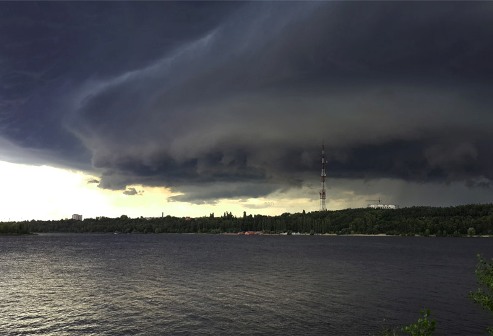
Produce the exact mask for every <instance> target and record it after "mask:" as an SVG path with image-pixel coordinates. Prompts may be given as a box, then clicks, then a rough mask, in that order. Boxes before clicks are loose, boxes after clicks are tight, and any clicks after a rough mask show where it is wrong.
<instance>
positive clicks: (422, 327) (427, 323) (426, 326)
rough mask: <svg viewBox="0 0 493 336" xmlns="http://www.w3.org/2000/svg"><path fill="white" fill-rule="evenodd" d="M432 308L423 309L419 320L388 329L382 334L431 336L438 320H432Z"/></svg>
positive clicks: (388, 335) (384, 335) (382, 335)
mask: <svg viewBox="0 0 493 336" xmlns="http://www.w3.org/2000/svg"><path fill="white" fill-rule="evenodd" d="M429 317H430V310H429V309H423V310H421V317H420V318H419V319H418V321H416V322H414V323H412V324H410V325H407V326H405V327H402V328H401V329H400V330H399V329H388V330H385V331H384V332H382V333H381V336H399V335H403V334H404V335H411V336H431V335H433V332H434V331H435V328H436V321H435V320H430V319H429Z"/></svg>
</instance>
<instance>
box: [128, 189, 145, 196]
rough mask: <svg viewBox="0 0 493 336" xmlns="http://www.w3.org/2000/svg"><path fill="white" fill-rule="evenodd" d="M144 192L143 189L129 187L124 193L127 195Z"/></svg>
mask: <svg viewBox="0 0 493 336" xmlns="http://www.w3.org/2000/svg"><path fill="white" fill-rule="evenodd" d="M143 193H144V192H143V191H141V190H137V189H135V188H132V187H130V188H127V189H126V190H124V191H123V194H124V195H127V196H135V195H142V194H143Z"/></svg>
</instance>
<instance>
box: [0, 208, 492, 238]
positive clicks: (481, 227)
mask: <svg viewBox="0 0 493 336" xmlns="http://www.w3.org/2000/svg"><path fill="white" fill-rule="evenodd" d="M245 231H255V232H263V233H271V234H279V233H288V234H291V233H298V232H299V233H304V234H387V235H406V236H414V235H420V236H432V235H433V236H467V235H469V236H473V235H493V204H481V205H462V206H456V207H446V208H437V207H410V208H402V209H395V210H392V209H370V208H360V209H345V210H337V211H314V212H309V213H305V211H303V212H301V213H294V214H291V213H284V214H282V215H279V216H264V215H248V214H246V213H244V214H243V216H241V217H235V216H233V215H232V214H231V213H228V212H226V213H224V214H223V215H222V216H219V217H217V216H214V214H210V215H209V216H207V217H200V218H178V217H172V216H166V217H158V218H144V217H140V218H129V217H127V216H125V215H122V216H121V217H118V218H107V217H99V218H86V219H84V220H82V221H78V220H73V219H67V220H56V221H40V220H32V221H24V222H8V223H0V234H9V233H10V234H25V233H28V232H120V233H238V232H245Z"/></svg>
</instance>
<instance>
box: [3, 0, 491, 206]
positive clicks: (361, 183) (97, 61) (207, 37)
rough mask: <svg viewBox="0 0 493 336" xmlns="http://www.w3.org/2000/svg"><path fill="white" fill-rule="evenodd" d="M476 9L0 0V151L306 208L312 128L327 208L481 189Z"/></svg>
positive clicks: (452, 198) (184, 194) (487, 42)
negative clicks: (298, 202)
mask: <svg viewBox="0 0 493 336" xmlns="http://www.w3.org/2000/svg"><path fill="white" fill-rule="evenodd" d="M492 22H493V2H472V3H471V2H457V1H455V2H442V1H439V2H425V1H420V2H400V1H398V2H385V1H383V2H371V1H368V2H366V1H365V2H358V1H355V2H337V1H334V2H319V1H316V2H277V1H276V2H20V3H18V2H0V160H2V161H6V162H12V163H22V164H26V165H32V166H42V165H46V166H53V167H58V168H62V169H71V170H76V171H83V172H86V173H88V174H91V176H96V179H97V180H96V181H94V180H91V181H89V182H91V185H93V186H94V187H96V186H97V187H99V189H101V190H118V191H120V192H121V193H125V195H126V196H127V197H134V198H138V197H139V196H141V195H142V193H143V192H144V191H143V190H145V188H146V187H164V188H168V190H171V191H172V192H173V194H172V195H171V196H169V197H168V198H167V200H166V201H169V202H171V201H174V202H188V203H189V204H218V202H221V200H235V199H238V200H245V199H260V198H262V199H268V198H269V197H271V198H276V197H284V198H289V197H297V196H296V195H298V196H300V195H303V197H310V196H309V195H310V194H312V195H313V201H314V203H313V207H314V208H313V209H309V210H316V208H317V206H318V188H319V174H320V147H321V144H322V143H324V144H325V148H326V153H327V158H328V166H327V174H328V188H329V189H328V204H329V208H331V205H332V207H333V208H334V207H337V206H338V205H337V204H338V203H337V199H339V200H340V201H341V203H340V204H343V205H347V206H353V207H356V206H365V205H366V204H364V203H365V202H366V200H365V199H366V198H368V197H372V196H373V197H381V198H383V199H385V201H387V202H390V203H397V204H400V205H403V206H410V205H426V204H430V205H453V204H460V203H475V202H491V200H492V197H493V189H492V188H493V132H492V126H493V111H492V107H493V24H492ZM135 186H140V189H139V188H136V187H135ZM265 206H269V205H268V204H267V205H265Z"/></svg>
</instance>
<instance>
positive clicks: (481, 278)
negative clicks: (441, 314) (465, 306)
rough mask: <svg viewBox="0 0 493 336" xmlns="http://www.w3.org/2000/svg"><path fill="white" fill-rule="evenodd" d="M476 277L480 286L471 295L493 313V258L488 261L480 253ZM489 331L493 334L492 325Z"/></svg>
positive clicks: (492, 335)
mask: <svg viewBox="0 0 493 336" xmlns="http://www.w3.org/2000/svg"><path fill="white" fill-rule="evenodd" d="M476 278H477V282H478V286H479V287H478V289H477V290H476V291H475V292H471V293H470V294H469V296H470V298H471V299H472V300H473V301H474V302H476V303H478V304H479V305H480V306H481V307H483V308H484V309H486V310H489V311H490V312H492V313H493V259H492V260H490V261H486V260H485V259H484V258H483V257H482V256H481V255H478V265H477V266H476ZM488 333H489V334H490V335H491V336H493V328H492V327H489V328H488Z"/></svg>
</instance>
